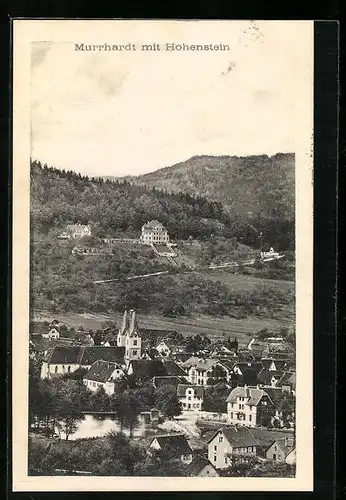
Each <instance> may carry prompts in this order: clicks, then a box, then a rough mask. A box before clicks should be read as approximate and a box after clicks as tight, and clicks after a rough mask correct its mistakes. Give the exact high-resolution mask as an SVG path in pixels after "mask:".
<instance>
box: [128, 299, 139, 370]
mask: <svg viewBox="0 0 346 500" xmlns="http://www.w3.org/2000/svg"><path fill="white" fill-rule="evenodd" d="M129 316H130V317H129V321H128V328H127V330H126V338H125V360H126V362H127V363H129V362H130V361H133V360H135V359H140V358H141V351H142V339H141V337H140V334H139V330H138V324H137V318H136V311H134V310H133V309H131V311H129Z"/></svg>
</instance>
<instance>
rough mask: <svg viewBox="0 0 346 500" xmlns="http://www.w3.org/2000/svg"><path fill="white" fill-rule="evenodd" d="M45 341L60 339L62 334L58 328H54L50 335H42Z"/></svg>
mask: <svg viewBox="0 0 346 500" xmlns="http://www.w3.org/2000/svg"><path fill="white" fill-rule="evenodd" d="M42 337H43V338H44V339H58V338H59V337H60V332H59V330H58V328H57V327H55V326H54V327H53V328H51V329H50V330H49V332H48V333H42Z"/></svg>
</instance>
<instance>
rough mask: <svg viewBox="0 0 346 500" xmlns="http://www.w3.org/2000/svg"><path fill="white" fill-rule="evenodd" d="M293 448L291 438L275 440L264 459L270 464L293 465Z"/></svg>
mask: <svg viewBox="0 0 346 500" xmlns="http://www.w3.org/2000/svg"><path fill="white" fill-rule="evenodd" d="M295 458H296V457H295V446H294V439H293V437H292V438H291V439H289V438H288V437H284V438H282V439H276V440H274V441H273V443H272V444H271V445H270V446H269V447H268V448H267V451H266V459H267V460H270V461H272V462H285V463H287V464H290V465H293V464H294V463H295Z"/></svg>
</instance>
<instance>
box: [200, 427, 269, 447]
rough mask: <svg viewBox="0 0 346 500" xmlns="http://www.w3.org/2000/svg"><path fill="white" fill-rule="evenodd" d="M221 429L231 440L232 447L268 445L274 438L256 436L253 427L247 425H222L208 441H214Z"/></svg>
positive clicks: (228, 439)
mask: <svg viewBox="0 0 346 500" xmlns="http://www.w3.org/2000/svg"><path fill="white" fill-rule="evenodd" d="M220 431H221V432H222V433H223V435H224V436H225V439H227V441H228V442H229V444H230V445H231V446H232V448H243V447H247V446H259V447H263V446H268V445H269V443H270V442H272V439H268V438H261V437H260V436H256V435H255V433H253V432H252V429H251V430H250V429H248V428H247V427H240V428H238V429H237V428H236V427H222V428H221V429H218V430H217V431H216V432H214V433H213V435H212V436H211V437H210V438H209V440H208V443H210V441H212V440H213V439H214V438H215V436H217V435H218V434H219V433H220Z"/></svg>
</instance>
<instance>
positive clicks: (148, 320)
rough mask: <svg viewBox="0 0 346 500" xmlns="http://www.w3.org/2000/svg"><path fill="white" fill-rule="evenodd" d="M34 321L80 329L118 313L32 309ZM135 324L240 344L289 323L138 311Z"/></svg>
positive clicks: (118, 318)
mask: <svg viewBox="0 0 346 500" xmlns="http://www.w3.org/2000/svg"><path fill="white" fill-rule="evenodd" d="M33 316H34V317H33V319H34V320H35V321H45V320H46V321H52V320H53V319H58V320H59V321H61V322H62V323H64V324H65V325H66V326H69V327H74V328H76V327H78V326H80V325H83V327H84V329H98V328H101V327H102V325H103V323H104V322H105V321H107V320H108V321H116V322H117V324H118V325H119V326H120V324H121V319H122V315H121V314H115V315H112V316H110V315H104V314H75V313H65V314H55V315H53V313H50V312H45V311H34V312H33ZM138 323H139V328H140V327H141V326H142V327H143V328H152V329H161V330H176V331H178V332H180V333H182V334H183V335H196V334H200V335H207V336H208V337H210V338H213V337H214V338H216V337H221V336H228V335H230V336H231V337H232V336H233V337H234V336H236V337H237V338H238V341H239V342H240V344H242V345H247V343H248V342H249V340H250V339H251V337H252V335H253V334H254V333H256V332H258V331H259V330H261V329H262V328H268V329H270V330H272V331H278V330H279V329H280V328H282V327H285V326H289V325H290V324H291V322H290V321H289V319H284V318H282V319H263V318H257V317H248V318H246V319H241V320H237V319H234V318H231V317H229V316H224V317H222V318H213V317H211V316H202V315H201V316H198V317H194V318H186V317H185V318H163V317H161V316H156V315H145V314H141V315H139V317H138Z"/></svg>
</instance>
